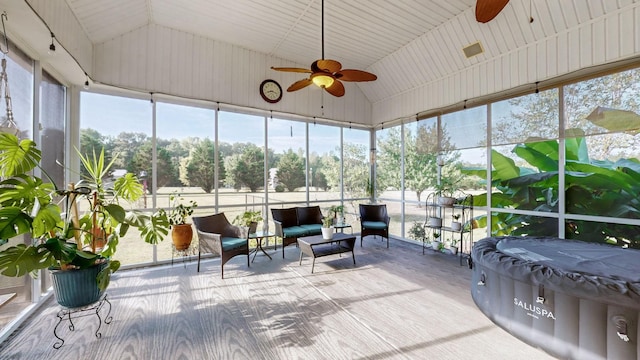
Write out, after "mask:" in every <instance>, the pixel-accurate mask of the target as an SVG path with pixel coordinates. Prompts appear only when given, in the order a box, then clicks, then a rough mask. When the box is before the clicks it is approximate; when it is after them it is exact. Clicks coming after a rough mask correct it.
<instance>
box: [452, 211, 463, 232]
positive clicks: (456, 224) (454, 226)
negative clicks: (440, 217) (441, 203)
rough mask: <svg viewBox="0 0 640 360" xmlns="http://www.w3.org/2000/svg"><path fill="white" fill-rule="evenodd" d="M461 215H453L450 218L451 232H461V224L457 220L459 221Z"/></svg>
mask: <svg viewBox="0 0 640 360" xmlns="http://www.w3.org/2000/svg"><path fill="white" fill-rule="evenodd" d="M461 215H462V214H455V213H454V214H453V215H451V217H452V218H453V221H451V230H452V231H460V230H462V223H461V222H460V221H458V220H460V216H461Z"/></svg>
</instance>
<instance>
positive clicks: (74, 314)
mask: <svg viewBox="0 0 640 360" xmlns="http://www.w3.org/2000/svg"><path fill="white" fill-rule="evenodd" d="M105 304H107V305H109V309H108V311H107V316H106V317H105V318H104V323H105V324H111V321H112V320H113V316H111V302H109V300H108V299H107V294H104V296H102V298H100V300H98V301H96V302H94V303H93V304H90V305H87V306H82V307H77V308H66V307H62V310H60V311H58V314H57V315H56V316H57V317H58V319H59V320H58V323H57V324H56V327H55V328H54V329H53V335H54V336H55V337H56V338H57V339H58V340H59V341H56V342H55V343H54V344H53V348H54V349H60V348H61V347H62V345H64V339H63V338H61V337H60V336H59V335H58V326H60V324H62V322H63V321H65V320H66V321H69V330H70V331H74V330H75V326H74V325H73V319H77V318H81V317H85V316H91V315H93V314H95V315H96V316H97V317H98V328H97V329H96V333H95V334H96V338H98V339H99V338H101V337H102V333H101V332H100V326H101V325H102V321H103V320H102V317H100V310H102V307H103V306H104V305H105Z"/></svg>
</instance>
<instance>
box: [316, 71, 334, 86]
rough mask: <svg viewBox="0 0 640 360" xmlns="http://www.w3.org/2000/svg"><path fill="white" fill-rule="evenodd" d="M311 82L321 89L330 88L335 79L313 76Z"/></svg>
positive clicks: (327, 76) (322, 75)
mask: <svg viewBox="0 0 640 360" xmlns="http://www.w3.org/2000/svg"><path fill="white" fill-rule="evenodd" d="M311 81H313V83H314V84H316V85H317V86H319V87H321V88H330V87H331V85H333V82H334V81H335V79H334V78H333V76H331V75H328V74H313V75H311Z"/></svg>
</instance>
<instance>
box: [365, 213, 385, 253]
mask: <svg viewBox="0 0 640 360" xmlns="http://www.w3.org/2000/svg"><path fill="white" fill-rule="evenodd" d="M360 226H361V229H362V231H361V232H360V247H362V239H364V237H365V236H367V235H374V236H375V235H380V236H382V237H385V238H387V248H389V215H388V214H387V205H384V204H383V205H365V204H360Z"/></svg>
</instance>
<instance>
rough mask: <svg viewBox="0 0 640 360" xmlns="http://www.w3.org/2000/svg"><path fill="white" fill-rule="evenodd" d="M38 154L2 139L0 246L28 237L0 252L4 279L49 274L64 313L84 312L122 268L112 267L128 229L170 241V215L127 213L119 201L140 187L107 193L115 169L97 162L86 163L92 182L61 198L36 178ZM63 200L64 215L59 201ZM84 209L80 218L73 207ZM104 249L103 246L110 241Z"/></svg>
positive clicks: (29, 144)
mask: <svg viewBox="0 0 640 360" xmlns="http://www.w3.org/2000/svg"><path fill="white" fill-rule="evenodd" d="M40 159H41V152H40V150H39V149H37V147H36V144H35V142H33V141H32V140H29V139H23V140H20V139H18V138H17V137H16V136H14V135H13V134H9V133H0V177H1V178H2V179H3V180H2V181H1V182H0V239H3V240H8V239H13V238H16V237H19V236H23V235H27V236H30V238H31V239H32V241H31V243H30V244H22V243H19V244H17V245H13V246H9V247H6V248H4V249H0V273H1V274H2V275H5V276H14V277H18V276H23V275H25V274H27V273H30V274H33V275H36V274H37V271H38V270H41V269H47V268H48V269H49V270H50V271H51V275H52V282H53V290H54V294H55V295H56V300H57V301H58V303H60V305H62V306H66V307H79V306H84V305H88V304H91V303H93V302H96V301H98V300H99V299H100V297H101V296H102V294H103V293H104V291H105V290H106V288H107V287H108V285H109V281H110V278H111V274H112V273H113V272H115V271H116V270H117V269H118V268H119V267H120V263H119V262H118V261H117V260H114V259H113V256H114V254H115V252H116V246H117V244H118V241H119V239H120V238H121V237H123V236H125V234H126V233H127V231H128V230H129V228H131V227H134V228H137V229H138V230H139V231H140V234H141V236H142V238H143V239H144V240H145V241H146V242H148V243H151V244H156V243H158V241H161V240H163V239H164V236H166V235H167V234H168V231H169V230H168V229H169V222H168V219H167V216H166V213H165V212H163V211H158V212H156V213H154V214H146V213H142V212H137V211H133V210H125V209H124V207H123V206H121V205H120V204H119V201H120V200H123V201H127V202H130V203H131V202H134V201H136V200H137V199H138V198H139V197H140V196H141V195H142V194H143V187H142V184H140V182H138V181H137V179H136V178H135V176H134V175H133V174H126V175H125V176H122V177H120V178H118V179H117V180H115V182H114V183H113V186H107V185H106V183H105V182H104V180H103V178H105V176H106V175H107V174H108V173H109V169H110V167H111V166H112V165H113V163H114V161H115V157H114V159H113V160H111V162H109V163H108V164H105V160H104V150H103V151H102V152H101V154H100V156H96V154H95V153H94V154H93V157H92V158H89V157H88V156H87V157H84V156H81V161H82V164H83V166H84V167H85V169H86V170H87V173H88V175H87V176H85V177H84V178H83V180H82V181H81V182H80V183H78V186H71V187H70V188H69V189H68V190H58V189H57V188H56V187H55V185H54V184H53V182H51V183H45V182H44V181H43V180H42V179H41V178H39V177H37V176H34V175H32V170H34V169H35V168H40V170H41V171H42V173H43V174H45V175H46V172H45V171H44V170H43V169H42V168H41V167H40V165H39V163H40ZM60 198H61V199H62V203H63V204H64V210H65V211H64V212H62V211H61V209H60V207H59V206H58V205H57V203H56V200H59V199H60ZM80 201H87V204H88V207H87V210H86V211H85V213H84V214H83V215H82V216H79V215H76V213H77V211H76V210H77V208H76V204H77V203H78V202H80ZM105 239H106V243H105V244H104V245H103V246H102V247H100V246H97V243H98V241H100V240H105Z"/></svg>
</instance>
